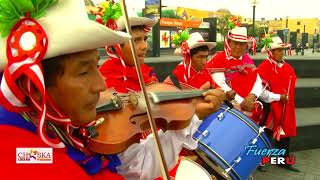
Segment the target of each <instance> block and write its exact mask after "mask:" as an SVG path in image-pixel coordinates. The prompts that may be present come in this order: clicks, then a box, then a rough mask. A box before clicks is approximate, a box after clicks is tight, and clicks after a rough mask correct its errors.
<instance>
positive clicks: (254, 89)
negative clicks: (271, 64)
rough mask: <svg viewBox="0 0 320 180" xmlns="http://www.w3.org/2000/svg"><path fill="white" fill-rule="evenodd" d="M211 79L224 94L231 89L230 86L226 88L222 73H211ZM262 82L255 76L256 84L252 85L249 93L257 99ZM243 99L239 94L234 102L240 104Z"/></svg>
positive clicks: (260, 91)
mask: <svg viewBox="0 0 320 180" xmlns="http://www.w3.org/2000/svg"><path fill="white" fill-rule="evenodd" d="M211 77H212V78H213V80H214V81H215V82H216V83H217V84H218V85H219V86H220V87H221V88H222V89H223V91H224V92H225V93H226V92H228V91H230V90H232V89H231V87H230V86H228V84H227V83H226V77H225V75H224V72H216V73H212V74H211ZM262 89H263V87H262V80H261V78H260V76H259V74H257V78H256V82H255V83H254V85H253V87H252V89H251V91H250V93H252V94H254V95H256V96H257V97H259V96H260V94H261V93H262ZM243 99H244V97H241V96H240V95H239V94H236V96H235V100H236V101H237V102H238V103H239V104H240V103H242V101H243Z"/></svg>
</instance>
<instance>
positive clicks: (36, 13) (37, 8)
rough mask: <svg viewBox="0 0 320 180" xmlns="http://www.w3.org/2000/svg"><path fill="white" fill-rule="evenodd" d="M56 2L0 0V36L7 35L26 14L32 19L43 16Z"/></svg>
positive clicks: (52, 0) (53, 0)
mask: <svg viewBox="0 0 320 180" xmlns="http://www.w3.org/2000/svg"><path fill="white" fill-rule="evenodd" d="M56 2H58V0H0V35H1V37H6V36H8V35H9V33H10V31H11V29H12V27H13V26H14V25H15V24H16V23H17V22H18V21H19V20H20V19H21V18H23V17H26V14H27V13H29V15H30V17H31V18H33V19H39V18H40V17H42V16H44V15H45V11H46V10H47V9H48V7H50V6H52V5H53V4H55V3H56Z"/></svg>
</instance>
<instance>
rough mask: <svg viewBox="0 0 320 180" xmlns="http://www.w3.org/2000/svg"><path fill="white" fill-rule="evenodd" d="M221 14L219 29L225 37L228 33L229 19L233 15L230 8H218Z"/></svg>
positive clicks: (218, 20)
mask: <svg viewBox="0 0 320 180" xmlns="http://www.w3.org/2000/svg"><path fill="white" fill-rule="evenodd" d="M217 12H218V13H220V15H219V16H218V18H217V31H218V33H221V34H222V36H223V37H225V36H226V35H227V33H228V30H229V29H228V27H227V24H228V19H229V18H230V17H231V16H232V14H231V12H230V11H229V10H228V9H219V10H217Z"/></svg>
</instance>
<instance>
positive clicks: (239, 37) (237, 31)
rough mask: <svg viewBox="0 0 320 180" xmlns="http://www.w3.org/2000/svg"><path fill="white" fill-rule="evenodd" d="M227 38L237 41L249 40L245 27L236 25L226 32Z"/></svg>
mask: <svg viewBox="0 0 320 180" xmlns="http://www.w3.org/2000/svg"><path fill="white" fill-rule="evenodd" d="M227 37H228V39H231V40H233V41H238V42H251V40H250V38H248V35H247V28H246V27H238V26H236V27H235V28H233V29H231V30H230V31H229V32H228V34H227Z"/></svg>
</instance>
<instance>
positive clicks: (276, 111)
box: [258, 59, 297, 137]
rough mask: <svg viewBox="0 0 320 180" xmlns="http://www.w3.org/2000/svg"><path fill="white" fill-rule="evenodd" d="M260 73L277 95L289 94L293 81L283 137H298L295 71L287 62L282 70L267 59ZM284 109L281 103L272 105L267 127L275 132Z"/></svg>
mask: <svg viewBox="0 0 320 180" xmlns="http://www.w3.org/2000/svg"><path fill="white" fill-rule="evenodd" d="M258 73H259V75H260V76H261V78H262V79H263V80H265V81H266V82H267V83H268V84H269V87H270V91H271V92H273V93H276V94H286V93H288V92H287V91H288V86H289V81H290V79H291V85H290V88H289V101H288V102H287V103H286V109H285V113H284V119H283V124H282V128H283V130H284V132H285V135H282V136H281V137H290V136H296V112H295V103H294V92H295V86H296V79H297V77H296V74H295V72H294V69H293V68H292V67H291V66H290V65H289V64H288V63H286V62H284V64H283V66H282V67H281V68H280V67H278V66H277V65H275V64H274V63H272V62H271V61H270V60H268V59H266V60H264V61H263V62H262V63H261V64H260V65H259V67H258ZM283 107H284V104H283V103H281V102H279V101H274V102H272V103H271V109H270V113H269V116H268V119H267V124H266V125H267V127H268V126H269V127H271V129H272V130H274V131H275V130H277V128H278V127H279V126H280V123H281V118H282V116H283V113H282V112H283ZM272 125H273V126H272Z"/></svg>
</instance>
